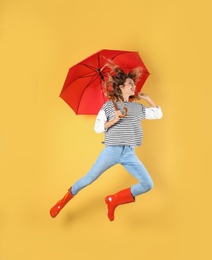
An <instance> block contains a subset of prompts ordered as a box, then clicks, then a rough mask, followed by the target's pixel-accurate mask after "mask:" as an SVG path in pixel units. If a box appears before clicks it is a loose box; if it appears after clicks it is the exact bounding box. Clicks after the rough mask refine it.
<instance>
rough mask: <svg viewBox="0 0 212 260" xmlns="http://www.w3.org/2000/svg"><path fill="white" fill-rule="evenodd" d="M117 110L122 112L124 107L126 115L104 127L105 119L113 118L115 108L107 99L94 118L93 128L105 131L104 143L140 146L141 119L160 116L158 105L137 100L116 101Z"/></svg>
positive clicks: (141, 136) (141, 133)
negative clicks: (145, 103)
mask: <svg viewBox="0 0 212 260" xmlns="http://www.w3.org/2000/svg"><path fill="white" fill-rule="evenodd" d="M116 105H117V107H118V109H119V110H121V112H122V113H124V107H126V108H127V109H128V113H127V115H126V116H125V117H124V118H123V119H120V120H119V121H118V122H117V123H115V124H114V125H113V126H111V127H110V128H108V129H105V128H104V124H105V122H107V121H110V120H113V119H114V118H115V108H114V105H113V103H112V101H107V102H106V103H105V104H104V105H103V107H102V108H101V110H100V111H99V114H98V116H97V118H96V122H95V126H94V130H95V131H96V132H97V133H102V132H105V140H104V143H105V145H106V146H107V145H129V146H140V145H141V144H142V139H143V131H142V126H141V121H142V120H143V119H159V118H161V117H162V111H161V108H160V107H150V108H147V107H146V106H144V105H142V104H139V103H137V102H124V103H122V104H121V103H120V102H117V103H116Z"/></svg>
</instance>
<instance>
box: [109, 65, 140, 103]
mask: <svg viewBox="0 0 212 260" xmlns="http://www.w3.org/2000/svg"><path fill="white" fill-rule="evenodd" d="M105 66H107V67H109V68H110V72H109V73H108V75H107V79H105V81H104V88H105V94H106V96H107V98H108V99H112V100H113V101H121V102H123V101H124V99H123V96H122V91H121V89H120V85H124V83H125V81H126V79H127V78H131V79H132V80H133V81H134V82H135V84H136V83H137V82H138V81H139V79H140V77H141V75H142V70H143V69H142V68H141V67H137V68H134V69H132V70H130V71H128V72H125V71H124V70H122V69H121V68H119V67H118V66H117V65H115V64H114V63H112V62H111V61H110V62H109V63H107V64H105ZM135 98H136V97H135V96H131V97H130V99H131V100H133V99H135Z"/></svg>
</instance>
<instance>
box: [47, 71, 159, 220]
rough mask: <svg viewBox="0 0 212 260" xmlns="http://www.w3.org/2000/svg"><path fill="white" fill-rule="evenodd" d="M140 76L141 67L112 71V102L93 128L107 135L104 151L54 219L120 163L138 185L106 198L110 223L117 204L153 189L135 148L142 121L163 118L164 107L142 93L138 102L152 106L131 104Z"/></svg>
mask: <svg viewBox="0 0 212 260" xmlns="http://www.w3.org/2000/svg"><path fill="white" fill-rule="evenodd" d="M140 75H141V71H140V69H139V68H136V69H134V70H132V71H131V72H129V73H125V72H124V71H123V70H121V69H119V68H118V67H117V66H116V67H114V68H113V69H112V72H111V75H109V77H108V80H107V81H106V82H105V87H106V94H107V96H108V98H109V101H107V102H106V103H105V104H104V105H103V107H102V108H101V110H100V111H99V114H98V116H97V118H96V122H95V126H94V129H95V131H96V132H97V133H102V132H104V134H105V140H104V144H105V148H104V149H103V151H102V152H101V153H100V155H99V157H98V159H97V161H96V162H95V163H94V165H93V167H92V168H91V169H90V171H89V172H88V173H87V174H86V175H85V176H84V177H82V178H81V179H79V180H78V181H77V182H76V183H75V184H74V185H73V186H72V187H71V188H70V189H69V190H68V192H67V193H66V194H65V196H64V197H63V198H62V199H61V200H59V201H58V202H57V203H56V204H55V205H54V206H53V207H52V208H51V210H50V215H51V216H52V217H53V218H54V217H56V216H57V214H58V213H59V212H60V211H61V209H62V208H63V207H64V206H65V205H66V204H67V202H68V201H69V200H71V199H72V198H73V197H74V196H75V195H76V194H77V193H78V192H79V191H80V190H81V189H83V188H84V187H86V186H88V185H89V184H91V183H92V182H93V181H95V180H96V179H97V178H98V177H99V176H100V175H101V174H102V173H103V172H105V171H106V170H107V169H109V168H110V167H112V166H114V165H116V164H119V163H120V164H121V165H123V167H124V168H125V169H126V170H127V171H128V172H129V173H130V174H132V175H133V176H134V177H135V178H136V179H137V180H138V183H137V184H135V185H133V186H132V187H130V188H127V189H124V190H121V191H119V192H117V193H116V194H113V195H109V196H107V197H106V198H105V202H106V204H107V209H108V210H107V216H108V218H109V220H110V221H113V220H114V211H115V209H116V207H117V206H118V205H121V204H126V203H130V202H134V201H135V197H136V196H137V195H139V194H142V193H145V192H147V191H149V190H151V189H152V186H153V183H152V179H151V177H150V175H149V173H148V171H147V170H146V168H145V167H144V165H143V164H142V162H141V161H140V160H139V159H138V157H137V156H136V154H135V151H134V149H135V146H140V145H141V144H142V137H143V133H142V128H141V121H142V120H143V119H160V118H161V117H162V116H163V114H162V111H161V108H160V107H158V106H156V105H155V103H154V102H153V101H152V100H151V98H150V97H149V96H148V95H146V94H143V93H139V94H138V96H137V99H138V100H139V99H142V100H145V101H146V102H147V103H148V105H149V107H146V106H144V105H143V104H139V103H138V102H132V99H135V91H136V84H135V83H136V82H137V81H138V80H139V78H140Z"/></svg>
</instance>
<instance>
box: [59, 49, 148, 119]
mask: <svg viewBox="0 0 212 260" xmlns="http://www.w3.org/2000/svg"><path fill="white" fill-rule="evenodd" d="M107 59H109V60H112V61H113V62H114V63H115V64H116V65H117V66H118V67H120V68H121V69H122V70H124V71H125V72H128V71H130V70H131V69H133V68H136V67H142V68H143V74H142V77H141V80H140V81H139V82H138V84H137V88H136V91H137V92H139V91H140V90H141V88H142V86H143V84H144V82H145V81H146V79H147V77H148V76H149V72H148V70H147V69H146V67H145V65H144V63H143V61H142V60H141V58H140V56H139V54H138V52H134V51H120V50H100V51H99V52H97V53H95V54H93V55H91V56H90V57H88V58H86V59H84V60H83V61H81V62H79V63H77V64H76V65H74V66H73V67H71V68H70V69H69V71H68V74H67V77H66V80H65V83H64V85H63V88H62V91H61V93H60V97H61V98H62V99H63V100H64V101H65V102H66V103H67V104H68V105H69V106H70V107H71V108H72V109H73V110H74V112H75V113H76V114H77V115H96V114H97V113H98V112H99V110H100V108H101V107H102V105H103V104H104V103H105V102H106V101H107V98H106V96H105V94H104V91H103V87H102V82H103V81H104V79H105V78H106V77H107V73H108V72H109V68H108V67H106V66H105V67H104V65H105V64H106V63H107Z"/></svg>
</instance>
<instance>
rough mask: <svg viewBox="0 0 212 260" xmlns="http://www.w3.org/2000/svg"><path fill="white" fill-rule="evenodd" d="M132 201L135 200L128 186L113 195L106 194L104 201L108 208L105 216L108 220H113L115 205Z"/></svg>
mask: <svg viewBox="0 0 212 260" xmlns="http://www.w3.org/2000/svg"><path fill="white" fill-rule="evenodd" d="M134 201H135V198H134V197H133V196H132V193H131V191H130V188H127V189H125V190H121V191H119V192H117V193H116V194H114V195H110V196H107V197H106V198H105V202H106V204H107V208H108V211H107V216H108V218H109V219H110V221H113V220H114V211H115V209H116V207H117V206H119V205H121V204H126V203H130V202H134Z"/></svg>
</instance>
